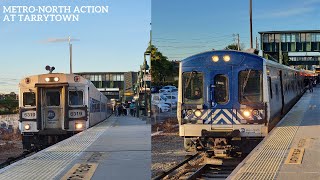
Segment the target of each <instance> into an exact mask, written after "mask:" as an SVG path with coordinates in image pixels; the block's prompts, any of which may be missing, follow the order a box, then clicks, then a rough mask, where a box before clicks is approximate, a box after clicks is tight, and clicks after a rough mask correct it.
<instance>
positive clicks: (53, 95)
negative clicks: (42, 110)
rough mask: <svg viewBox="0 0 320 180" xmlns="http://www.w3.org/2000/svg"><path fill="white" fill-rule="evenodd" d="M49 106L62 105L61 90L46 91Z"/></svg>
mask: <svg viewBox="0 0 320 180" xmlns="http://www.w3.org/2000/svg"><path fill="white" fill-rule="evenodd" d="M46 101H47V106H60V92H59V91H49V92H47V93H46Z"/></svg>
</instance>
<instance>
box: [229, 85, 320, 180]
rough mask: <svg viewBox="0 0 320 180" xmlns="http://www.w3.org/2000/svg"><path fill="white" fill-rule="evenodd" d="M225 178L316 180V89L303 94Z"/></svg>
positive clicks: (319, 108) (319, 172)
mask: <svg viewBox="0 0 320 180" xmlns="http://www.w3.org/2000/svg"><path fill="white" fill-rule="evenodd" d="M228 179H245V180H247V179H254V180H257V179H263V180H264V179H279V180H301V179H303V180H309V179H310V180H320V87H319V86H318V87H316V88H314V92H313V93H310V92H309V91H307V92H306V93H305V94H304V95H303V96H302V98H301V99H300V100H299V101H298V103H297V104H296V105H295V106H294V107H293V108H292V109H291V111H290V112H289V113H288V114H287V115H286V116H285V117H284V118H283V119H282V120H281V122H280V123H279V124H278V125H277V126H276V127H275V128H274V129H273V130H272V131H271V132H270V134H269V135H268V136H267V137H266V138H265V139H264V140H263V141H262V142H261V143H260V144H259V145H258V146H257V147H256V148H255V149H254V150H253V151H252V152H251V153H250V154H249V155H248V156H247V157H246V158H245V159H244V161H243V162H241V163H240V164H239V165H238V166H237V168H236V169H235V170H234V171H233V172H232V174H231V175H230V176H229V177H228Z"/></svg>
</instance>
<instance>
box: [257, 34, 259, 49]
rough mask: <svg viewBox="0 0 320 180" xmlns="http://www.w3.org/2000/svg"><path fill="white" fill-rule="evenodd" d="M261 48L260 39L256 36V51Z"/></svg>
mask: <svg viewBox="0 0 320 180" xmlns="http://www.w3.org/2000/svg"><path fill="white" fill-rule="evenodd" d="M258 48H259V43H258V37H257V36H256V49H258Z"/></svg>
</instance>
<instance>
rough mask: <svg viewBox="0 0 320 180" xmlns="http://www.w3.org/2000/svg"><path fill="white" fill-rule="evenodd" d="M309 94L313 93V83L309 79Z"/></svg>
mask: <svg viewBox="0 0 320 180" xmlns="http://www.w3.org/2000/svg"><path fill="white" fill-rule="evenodd" d="M309 92H313V81H312V79H311V78H310V79H309Z"/></svg>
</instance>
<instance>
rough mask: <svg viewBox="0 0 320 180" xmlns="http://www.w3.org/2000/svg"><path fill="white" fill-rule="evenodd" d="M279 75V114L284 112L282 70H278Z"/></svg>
mask: <svg viewBox="0 0 320 180" xmlns="http://www.w3.org/2000/svg"><path fill="white" fill-rule="evenodd" d="M279 76H280V92H281V114H284V84H283V78H282V77H283V72H282V71H279Z"/></svg>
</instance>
